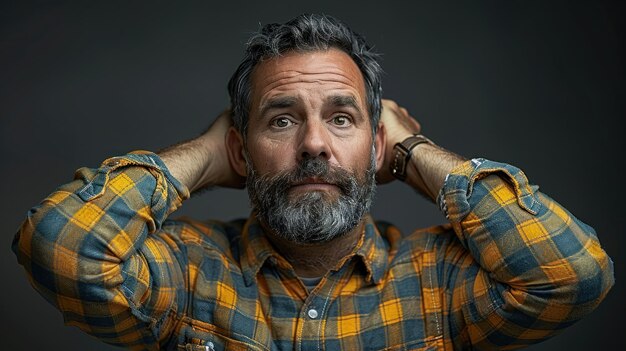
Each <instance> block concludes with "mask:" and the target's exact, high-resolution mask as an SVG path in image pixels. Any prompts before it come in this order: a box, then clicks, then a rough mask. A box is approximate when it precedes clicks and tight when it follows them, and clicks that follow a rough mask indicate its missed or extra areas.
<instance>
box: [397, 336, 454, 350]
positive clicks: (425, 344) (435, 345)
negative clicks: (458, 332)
mask: <svg viewBox="0 0 626 351" xmlns="http://www.w3.org/2000/svg"><path fill="white" fill-rule="evenodd" d="M444 349H445V348H444V347H443V336H437V337H434V338H428V339H426V340H421V341H411V342H407V343H404V344H402V345H395V346H392V347H388V348H385V349H384V351H400V350H402V351H439V350H444Z"/></svg>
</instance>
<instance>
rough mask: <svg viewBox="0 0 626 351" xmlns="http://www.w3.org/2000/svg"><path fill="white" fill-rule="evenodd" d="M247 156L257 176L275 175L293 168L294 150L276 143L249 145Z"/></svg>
mask: <svg viewBox="0 0 626 351" xmlns="http://www.w3.org/2000/svg"><path fill="white" fill-rule="evenodd" d="M248 147H249V154H250V157H251V158H252V163H253V164H254V168H255V169H256V170H257V172H259V174H261V175H263V174H267V173H276V172H279V171H284V170H287V169H293V168H294V167H295V161H294V160H295V156H294V152H295V151H294V148H293V147H290V146H289V145H287V144H286V143H279V142H276V141H267V140H265V141H257V142H255V143H252V144H249V145H248Z"/></svg>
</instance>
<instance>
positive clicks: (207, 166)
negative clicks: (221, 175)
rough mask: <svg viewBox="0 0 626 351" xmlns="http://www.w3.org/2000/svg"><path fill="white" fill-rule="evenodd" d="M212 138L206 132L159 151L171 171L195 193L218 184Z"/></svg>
mask: <svg viewBox="0 0 626 351" xmlns="http://www.w3.org/2000/svg"><path fill="white" fill-rule="evenodd" d="M213 150H214V149H213V148H212V147H211V140H210V138H209V137H208V135H207V134H206V133H205V134H203V135H201V136H199V137H197V138H195V139H192V140H189V141H186V142H183V143H180V144H176V145H174V146H170V147H168V148H166V149H164V150H162V151H159V152H158V155H159V157H160V158H161V160H163V163H165V165H166V166H167V168H168V170H169V171H170V173H171V174H172V175H173V176H174V178H176V179H177V180H178V181H179V182H181V183H182V184H183V185H185V186H186V187H187V189H189V192H190V193H193V192H195V191H197V190H199V189H202V188H206V187H211V186H213V185H216V184H217V181H218V180H217V179H216V178H215V174H216V172H212V168H211V164H212V161H213V160H214V159H215V155H214V154H213Z"/></svg>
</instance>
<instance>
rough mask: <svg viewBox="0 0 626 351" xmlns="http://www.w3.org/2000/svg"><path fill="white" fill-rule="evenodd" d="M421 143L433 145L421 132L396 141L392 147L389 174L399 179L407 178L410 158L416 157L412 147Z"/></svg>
mask: <svg viewBox="0 0 626 351" xmlns="http://www.w3.org/2000/svg"><path fill="white" fill-rule="evenodd" d="M421 144H430V145H433V142H432V141H431V140H430V139H428V138H426V137H425V136H423V135H421V134H413V135H410V136H408V137H406V138H404V139H403V140H402V141H401V142H397V143H396V144H395V145H394V147H393V157H392V160H391V163H390V164H389V168H390V172H391V174H392V175H393V176H394V177H396V178H397V179H399V180H401V181H405V180H406V179H407V171H408V169H409V163H410V162H411V159H413V158H414V157H416V156H415V155H414V152H413V151H414V149H415V148H417V147H418V146H419V145H421Z"/></svg>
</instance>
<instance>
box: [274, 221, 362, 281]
mask: <svg viewBox="0 0 626 351" xmlns="http://www.w3.org/2000/svg"><path fill="white" fill-rule="evenodd" d="M265 232H266V233H267V238H268V239H269V241H270V242H271V243H272V245H273V246H274V248H275V249H276V251H278V252H279V253H280V254H281V255H282V256H283V257H284V258H285V259H286V260H287V261H289V263H290V264H291V265H292V266H293V268H294V270H295V271H296V274H297V275H298V276H299V277H304V278H314V277H321V276H324V275H326V273H328V271H329V270H331V269H333V268H334V267H335V266H336V265H337V263H338V262H339V260H341V259H342V258H344V257H346V256H347V255H348V254H350V253H352V252H353V251H354V248H355V247H356V245H357V244H358V242H359V239H360V238H361V233H362V232H363V220H361V222H360V223H359V224H358V225H357V226H356V227H354V229H352V230H351V231H350V232H348V233H346V234H344V235H342V236H340V237H337V238H334V239H332V240H330V241H327V242H323V243H313V244H299V243H294V242H292V241H289V240H286V239H284V238H282V237H280V236H277V235H276V234H274V233H273V232H272V231H270V230H267V228H266V230H265Z"/></svg>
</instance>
